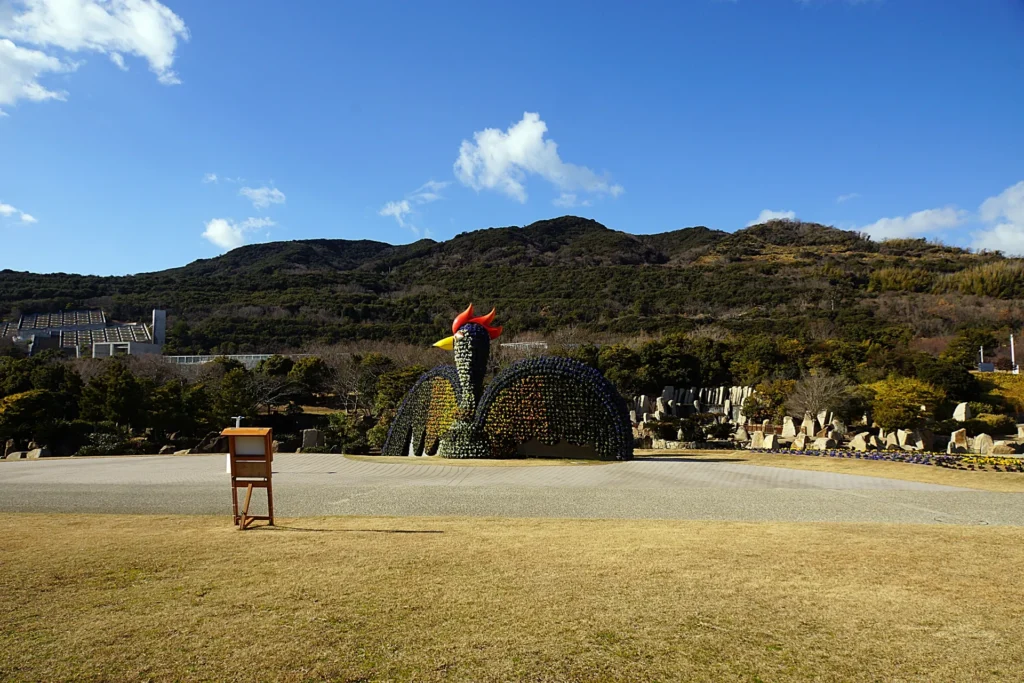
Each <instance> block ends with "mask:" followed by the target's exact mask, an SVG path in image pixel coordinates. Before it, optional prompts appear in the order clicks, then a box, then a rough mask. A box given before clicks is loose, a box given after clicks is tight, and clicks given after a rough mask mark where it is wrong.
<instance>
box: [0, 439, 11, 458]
mask: <svg viewBox="0 0 1024 683" xmlns="http://www.w3.org/2000/svg"><path fill="white" fill-rule="evenodd" d="M13 452H14V439H8V440H7V443H5V444H4V449H3V451H0V457H3V458H6V457H7V456H8V455H10V454H11V453H13Z"/></svg>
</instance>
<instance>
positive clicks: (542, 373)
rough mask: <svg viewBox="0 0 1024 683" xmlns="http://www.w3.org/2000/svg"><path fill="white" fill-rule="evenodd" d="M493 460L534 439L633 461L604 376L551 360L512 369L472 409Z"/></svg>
mask: <svg viewBox="0 0 1024 683" xmlns="http://www.w3.org/2000/svg"><path fill="white" fill-rule="evenodd" d="M476 423H477V424H481V425H483V427H484V431H485V432H486V433H487V436H488V438H489V440H490V443H491V450H492V454H493V455H494V456H495V457H509V456H511V455H514V454H515V450H516V448H517V447H518V446H519V445H520V444H523V443H526V442H527V441H531V440H534V439H536V440H537V441H540V442H541V443H543V444H547V445H549V446H554V445H557V444H558V443H560V442H566V443H570V444H573V445H575V446H586V445H591V446H593V447H594V450H595V451H596V452H597V454H598V456H599V457H600V458H602V459H606V460H629V459H631V458H632V457H633V430H632V425H631V424H630V422H629V412H628V410H627V409H626V402H625V401H624V400H623V399H622V397H621V396H619V393H618V392H617V391H616V390H615V387H614V386H613V385H612V383H611V382H609V381H608V380H607V379H605V377H604V375H602V374H601V373H600V372H598V371H597V370H595V369H594V368H592V367H590V366H589V365H584V364H583V363H580V362H579V361H575V360H571V359H569V358H560V357H557V356H548V357H544V358H529V359H526V360H522V361H519V362H517V363H513V364H512V365H510V366H509V367H508V368H507V369H506V370H504V371H503V372H501V373H500V374H498V376H497V377H495V378H494V380H493V381H492V382H491V383H490V385H488V387H487V390H486V391H484V394H483V396H482V397H481V398H480V403H479V404H478V406H477V413H476Z"/></svg>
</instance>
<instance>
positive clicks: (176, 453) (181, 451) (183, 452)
mask: <svg viewBox="0 0 1024 683" xmlns="http://www.w3.org/2000/svg"><path fill="white" fill-rule="evenodd" d="M190 452H191V451H189V449H187V448H184V449H182V450H180V451H174V454H175V455H188V454H189V453H190Z"/></svg>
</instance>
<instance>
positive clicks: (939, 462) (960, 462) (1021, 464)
mask: <svg viewBox="0 0 1024 683" xmlns="http://www.w3.org/2000/svg"><path fill="white" fill-rule="evenodd" d="M750 450H751V451H752V452H754V453H779V454H782V455H812V456H816V457H819V458H850V459H852V460H887V461H890V462H906V463H910V464H912V465H934V466H936V467H948V468H950V469H957V470H987V469H989V468H991V469H992V470H994V471H996V472H1024V458H1014V457H1004V456H999V455H974V454H969V453H966V454H948V453H937V452H935V451H847V450H842V449H832V450H827V451H809V450H803V451H797V450H792V449H789V448H775V449H772V450H768V449H766V448H753V449H750Z"/></svg>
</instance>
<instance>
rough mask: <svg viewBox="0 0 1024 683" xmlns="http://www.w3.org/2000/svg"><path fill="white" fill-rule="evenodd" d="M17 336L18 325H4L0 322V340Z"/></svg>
mask: <svg viewBox="0 0 1024 683" xmlns="http://www.w3.org/2000/svg"><path fill="white" fill-rule="evenodd" d="M16 334H18V323H5V322H3V321H0V339H7V338H8V337H13V336H14V335H16Z"/></svg>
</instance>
